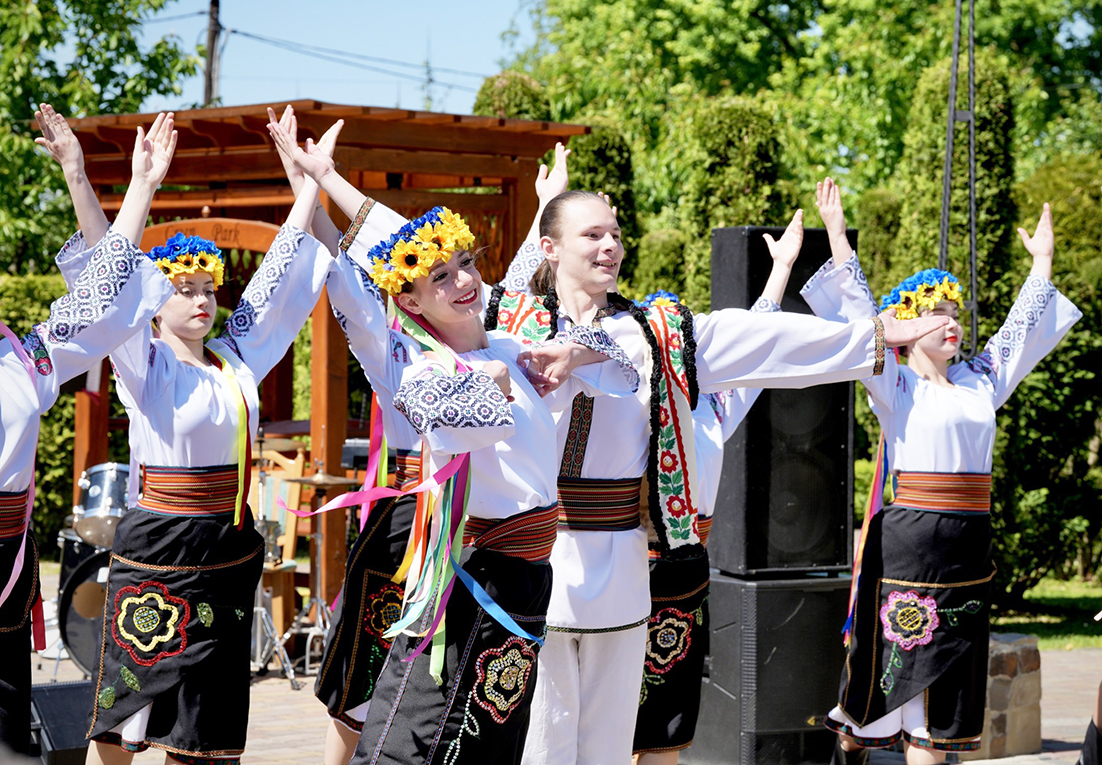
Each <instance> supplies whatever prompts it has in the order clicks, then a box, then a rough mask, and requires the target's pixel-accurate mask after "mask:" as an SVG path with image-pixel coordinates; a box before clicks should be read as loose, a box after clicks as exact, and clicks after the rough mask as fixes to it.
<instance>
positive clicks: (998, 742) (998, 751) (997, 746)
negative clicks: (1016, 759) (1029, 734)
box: [985, 736, 1007, 760]
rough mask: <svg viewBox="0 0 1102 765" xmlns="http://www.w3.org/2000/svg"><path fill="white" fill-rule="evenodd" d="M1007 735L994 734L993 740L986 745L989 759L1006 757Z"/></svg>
mask: <svg viewBox="0 0 1102 765" xmlns="http://www.w3.org/2000/svg"><path fill="white" fill-rule="evenodd" d="M1006 743H1007V737H1006V736H992V737H991V741H990V742H989V743H988V744H987V746H986V747H985V748H986V749H987V757H986V759H989V760H997V759H998V758H1000V757H1006V755H1007V751H1006Z"/></svg>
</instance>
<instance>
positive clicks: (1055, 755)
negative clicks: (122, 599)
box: [32, 573, 1102, 765]
mask: <svg viewBox="0 0 1102 765" xmlns="http://www.w3.org/2000/svg"><path fill="white" fill-rule="evenodd" d="M57 579H58V575H57V574H56V573H54V574H52V575H50V574H46V573H44V575H43V577H42V585H43V588H42V589H43V597H44V598H46V599H47V600H49V599H50V598H53V597H55V595H56V593H57ZM272 666H273V667H276V666H278V662H273V664H272ZM32 668H33V677H34V682H35V683H45V682H49V681H50V680H51V679H52V678H53V677H54V661H52V660H46V659H42V658H38V659H36V660H35V662H34V664H32ZM56 677H57V680H59V681H66V680H79V679H81V672H80V670H79V669H78V668H77V667H76V666H75V665H74V664H73V663H72V662H71V661H68V660H63V661H61V662H59V663H58V668H57V674H56ZM302 680H303V681H304V686H303V688H302V689H301V690H299V691H293V690H291V688H290V686H289V684H288V682H287V681H286V680H285V679H284V678H282V677H281V676H280V675H279V674H278V672H275V671H273V672H272V673H271V674H270V675H268V676H267V677H265V678H262V679H257V680H256V681H254V683H253V686H252V705H251V712H250V718H249V740H248V748H247V749H246V752H245V755H244V757H242V763H243V764H244V765H261V764H263V765H269V763H270V764H272V765H297V764H299V763H302V764H303V765H305V764H306V763H310V764H311V765H316V764H318V763H321V761H322V752H323V749H324V742H325V729H326V724H327V717H326V715H325V709H324V708H323V707H322V705H321V703H320V702H319V701H317V699H315V698H314V694H313V681H314V679H313V678H312V677H307V678H302ZM1100 681H1102V648H1078V649H1075V650H1071V651H1064V650H1051V651H1042V652H1041V682H1042V699H1041V732H1042V736H1043V739H1044V743H1043V751H1042V752H1041V753H1040V754H1035V755H1023V756H1019V757H1008V758H1004V759H1002V760H989V761H984V760H975V761H972V762H971V763H969V764H968V765H975V764H976V763H984V762H989V763H996V762H997V763H1000V765H1040V764H1041V763H1048V764H1049V765H1073V764H1074V763H1075V761H1076V759H1077V758H1078V755H1079V747H1080V745H1081V744H1082V741H1083V734H1084V732H1085V731H1086V727H1087V723H1088V721H1089V720H1090V714H1091V710H1092V709H1093V708H1094V700H1095V695H1096V694H1097V692H1098V687H1099V682H1100ZM163 762H164V754H163V753H160V752H156V751H154V750H149V751H146V752H143V753H142V754H139V755H137V756H136V757H135V758H134V763H135V764H136V765H150V764H151V763H163ZM871 762H872V764H873V765H902V763H903V756H902V755H901V754H896V753H893V752H874V753H873V756H872V758H871Z"/></svg>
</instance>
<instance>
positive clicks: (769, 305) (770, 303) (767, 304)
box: [750, 295, 781, 313]
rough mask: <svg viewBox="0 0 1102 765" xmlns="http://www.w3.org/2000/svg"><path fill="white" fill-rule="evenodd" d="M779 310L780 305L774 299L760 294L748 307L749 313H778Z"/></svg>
mask: <svg viewBox="0 0 1102 765" xmlns="http://www.w3.org/2000/svg"><path fill="white" fill-rule="evenodd" d="M780 310H781V307H780V305H779V304H778V303H777V302H776V301H774V300H771V299H769V298H767V297H766V296H765V295H762V296H761V297H760V298H758V300H757V302H756V303H754V305H753V306H752V307H751V308H750V313H778V312H779V311H780Z"/></svg>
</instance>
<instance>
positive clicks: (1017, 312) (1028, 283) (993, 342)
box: [984, 275, 1057, 363]
mask: <svg viewBox="0 0 1102 765" xmlns="http://www.w3.org/2000/svg"><path fill="white" fill-rule="evenodd" d="M1056 294H1057V293H1056V285H1054V284H1053V283H1052V282H1051V281H1049V280H1048V279H1046V278H1044V277H1043V276H1033V275H1030V276H1028V277H1027V278H1026V280H1025V284H1023V285H1022V289H1021V290H1020V291H1019V292H1018V297H1017V299H1015V301H1014V305H1012V306H1011V307H1010V313H1009V314H1007V317H1006V321H1004V322H1003V325H1002V326H1001V327H1000V328H999V331H998V333H997V334H996V335H995V336H994V337H992V338H991V339H990V340H989V341H988V343H987V347H986V348H984V352H985V353H989V354H990V355H991V356H992V357H993V358H994V359H997V360H998V361H999V362H1002V363H1006V362H1007V361H1009V360H1010V359H1011V357H1013V356H1014V355H1015V354H1016V353H1019V352H1020V351H1021V350H1022V349H1023V348H1024V347H1025V345H1026V341H1027V338H1028V337H1029V333H1030V332H1032V331H1033V328H1034V327H1036V326H1037V323H1038V322H1039V321H1040V320H1041V315H1042V314H1043V313H1044V312H1045V309H1046V308H1047V307H1048V304H1049V303H1051V302H1052V301H1053V299H1055V297H1056Z"/></svg>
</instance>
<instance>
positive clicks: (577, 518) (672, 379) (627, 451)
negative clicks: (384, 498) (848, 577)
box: [486, 191, 945, 765]
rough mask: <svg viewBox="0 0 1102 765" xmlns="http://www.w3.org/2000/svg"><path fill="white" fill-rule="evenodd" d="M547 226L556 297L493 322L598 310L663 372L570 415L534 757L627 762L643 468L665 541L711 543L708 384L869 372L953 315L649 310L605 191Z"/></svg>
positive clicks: (680, 552) (496, 307)
mask: <svg viewBox="0 0 1102 765" xmlns="http://www.w3.org/2000/svg"><path fill="white" fill-rule="evenodd" d="M540 234H541V238H540V248H541V249H542V250H543V253H544V256H545V258H546V261H547V262H546V264H544V265H541V266H540V269H541V271H543V272H544V273H542V274H541V273H539V272H537V274H536V277H535V278H534V279H533V283H534V284H537V283H541V282H542V283H547V282H548V281H549V282H550V285H551V287H552V289H551V290H550V291H549V294H548V295H547V296H546V298H532V297H530V296H525V295H521V294H519V293H510V292H502V291H495V294H494V297H493V299H492V300H491V303H490V305H489V308H488V310H487V317H486V320H487V326H493V327H500V328H503V329H506V330H507V331H509V332H511V333H514V334H518V335H520V336H521V337H525V338H533V339H538V338H545V337H548V336H549V335H553V334H555V333H557V332H559V331H563V330H565V329H567V328H568V327H570V326H572V325H573V326H590V325H591V324H595V325H597V326H600V327H601V328H603V329H605V330H606V331H608V333H609V334H610V335H611V336H612V337H613V339H614V340H616V342H617V343H618V344H619V345H620V346H622V347H623V348H624V350H625V351H626V352H627V353H628V356H629V357H630V358H631V359H632V361H633V363H634V364H635V365H636V367H637V368H638V369H642V370H646V373H647V375H648V376H649V378H650V383H651V384H650V386H649V387H646V388H641V389H640V392H639V393H637V394H636V396H634V397H629V398H623V399H615V400H614V399H607V398H606V399H601V400H598V401H587V400H586V399H585V398H581V399H577V400H576V401H575V404H574V406H573V408H572V412H571V416H570V417H569V418H567V417H564V418H562V420H561V422H560V428H559V431H558V436H559V438H558V447H559V452H560V454H561V455H562V461H561V465H560V478H559V487H558V488H559V501H560V505H561V515H560V525H559V536H558V541H557V542H556V544H555V547H554V551H553V553H552V565H553V566H554V569H555V579H554V584H553V586H554V593H553V595H552V598H551V606H550V608H549V610H548V638H547V642H546V644H545V647H544V651H543V652H542V653H541V659H540V678H541V679H540V682H539V683H538V684H537V686H536V698H535V701H534V703H533V724H532V727H531V730H530V731H529V736H528V741H527V743H526V745H525V759H526V761H527V762H532V763H543V762H547V763H555V765H559V763H573V762H622V761H626V760H627V758H628V757H630V755H631V749H632V732H633V731H634V729H635V718H636V712H637V710H638V702H637V701H636V698H637V697H636V695H635V694H636V692H637V689H639V687H640V684H641V682H642V671H643V658H644V653H645V648H646V636H647V628H646V626H645V625H646V622H647V620H648V618H649V614H650V610H651V609H650V598H649V594H648V587H647V581H648V578H649V574H648V569H647V537H646V534H645V533H644V531H643V530H642V529H641V527H640V526H639V519H638V512H639V491H640V486H641V484H642V477H643V474H644V471H645V472H646V473H647V475H648V479H649V486H650V497H649V500H650V502H649V507H650V511H651V514H652V520H653V522H654V527H655V531H656V533H657V535H658V540H659V541H658V544H659V547H660V549H662V551H663V553H664V554H666V555H667V557H670V558H678V557H681V558H689V557H695V556H698V555H700V554H701V553H702V547H701V545H700V537H699V529H698V519H697V517H696V515H697V510H696V496H695V495H696V493H697V485H696V478H695V468H696V464H695V463H696V461H695V457H694V456H693V443H692V432H691V429H690V428H689V427H688V424H689V423H690V421H691V416H692V415H691V412H692V409H693V408H694V406H695V404H696V397H697V391H698V389H699V390H700V391H702V392H715V391H721V390H727V389H729V388H732V387H735V386H743V385H750V386H754V387H799V386H806V385H813V384H818V383H823V382H835V381H838V380H843V379H850V378H856V377H860V376H861V375H864V374H868V373H869V372H872V371H878V370H875V367H876V366H877V365H878V363H879V362H878V357H882V355H883V348H884V347H885V344H887V345H892V344H898V343H901V342H910V341H912V340H913V339H914V338H915V337H919V336H921V335H922V334H924V333H926V332H929V331H932V329H934V328H935V327H937V326H941V325H942V324H943V323H944V321H945V320H944V319H930V320H928V321H927V322H926V323H925V324H923V325H914V326H913V327H911V328H909V327H907V326H906V325H905V324H904V323H903V322H897V321H894V320H891V319H886V320H884V321H883V322H882V323H878V322H861V323H855V324H853V325H850V326H847V327H845V328H840V327H837V326H835V327H834V328H832V327H831V326H830V325H829V323H825V322H822V321H819V320H817V319H815V317H810V316H799V315H791V314H771V315H764V314H750V313H748V312H746V311H740V310H735V309H729V310H724V311H716V312H714V313H712V314H707V315H703V316H700V317H696V318H695V319H694V317H693V316H692V314H691V313H690V312H689V311H688V310H687V309H685V308H684V307H677V308H673V307H652V308H650V309H648V310H647V311H643V310H642V309H639V308H637V307H635V306H632V305H631V304H630V303H629V302H628V301H625V300H624V299H623V298H622V297H620V296H619V295H618V294H616V292H615V289H616V277H617V274H618V272H619V267H620V262H621V260H622V258H623V252H624V251H623V246H622V245H621V243H620V237H619V234H620V228H619V225H618V223H617V221H616V216H615V213H614V212H613V210H612V209H611V208H610V207H609V206H608V204H607V203H606V201H605V200H604V199H602V198H601V197H599V196H598V195H597V194H592V193H589V192H579V191H568V192H566V193H564V194H560V195H559V196H558V197H556V198H555V199H553V200H551V201H550V202H549V203H548V205H547V206H546V209H545V210H544V213H543V215H542V217H541V219H540ZM545 277H549V278H545ZM909 329H913V330H914V332H913V334H912V333H911V332H909V331H908V330H909ZM667 551H668V552H667Z"/></svg>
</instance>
